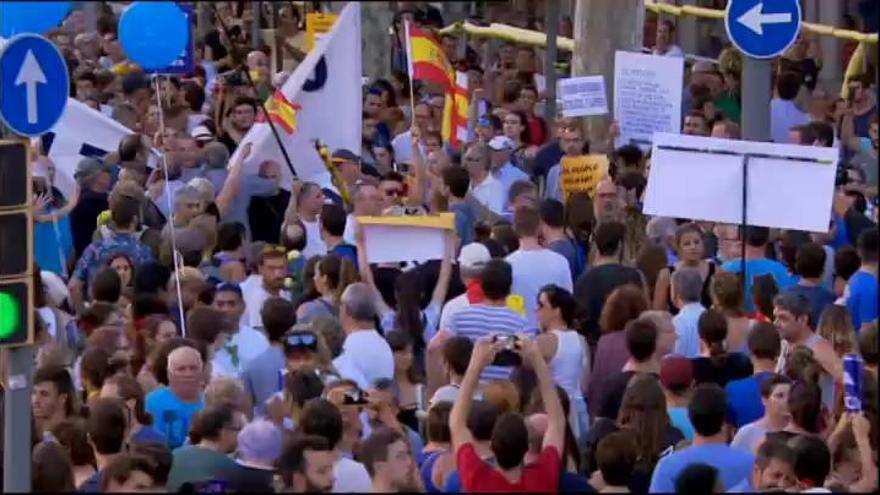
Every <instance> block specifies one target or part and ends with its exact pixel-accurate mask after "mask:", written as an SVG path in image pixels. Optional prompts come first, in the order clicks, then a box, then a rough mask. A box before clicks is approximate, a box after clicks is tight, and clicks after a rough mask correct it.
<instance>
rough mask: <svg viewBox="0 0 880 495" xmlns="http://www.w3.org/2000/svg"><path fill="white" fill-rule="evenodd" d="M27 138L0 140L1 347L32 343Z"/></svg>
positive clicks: (30, 191)
mask: <svg viewBox="0 0 880 495" xmlns="http://www.w3.org/2000/svg"><path fill="white" fill-rule="evenodd" d="M32 194H33V192H32V188H31V173H30V159H29V156H28V143H27V142H26V141H0V347H14V346H20V345H28V344H32V343H33V340H34V321H33V312H34V307H33V297H32V295H33V291H34V287H33V277H32V275H33V273H32V271H33V252H34V250H33V243H34V241H33V238H34V236H33V218H32V215H31V203H32V201H31V199H32Z"/></svg>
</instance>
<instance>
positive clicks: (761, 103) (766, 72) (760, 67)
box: [742, 57, 773, 141]
mask: <svg viewBox="0 0 880 495" xmlns="http://www.w3.org/2000/svg"><path fill="white" fill-rule="evenodd" d="M743 58H744V60H743V77H742V131H743V133H742V134H743V139H745V140H747V141H769V140H770V98H771V96H772V89H771V87H770V81H771V77H770V75H771V71H772V70H773V65H772V64H773V62H772V61H771V60H759V59H754V58H751V57H743Z"/></svg>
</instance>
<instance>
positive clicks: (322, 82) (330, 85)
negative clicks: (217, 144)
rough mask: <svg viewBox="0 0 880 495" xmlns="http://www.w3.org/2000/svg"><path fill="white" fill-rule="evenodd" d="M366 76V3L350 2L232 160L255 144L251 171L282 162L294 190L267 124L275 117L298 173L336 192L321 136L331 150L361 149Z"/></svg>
mask: <svg viewBox="0 0 880 495" xmlns="http://www.w3.org/2000/svg"><path fill="white" fill-rule="evenodd" d="M361 77H362V70H361V11H360V4H359V3H358V2H349V3H348V5H346V6H345V8H344V9H343V10H342V13H341V14H340V15H339V18H338V19H337V20H336V23H335V24H334V25H333V28H332V29H331V30H330V31H329V32H328V33H327V34H326V35H325V36H323V37H321V38H320V39H319V40H317V42H316V43H315V47H314V48H313V49H312V51H311V52H309V54H308V56H306V58H305V59H304V60H303V61H302V62H301V63H300V64H299V65H298V66H297V68H296V70H295V71H294V72H293V74H291V75H290V78H288V79H287V81H286V82H285V83H284V86H282V87H281V89H280V91H279V93H280V95H278V96H275V97H273V98H272V99H271V100H270V102H267V105H266V110H267V112H269V114H270V116H268V117H267V118H264V119H260V120H261V122H258V123H256V124H254V126H253V127H252V128H251V129H250V131H248V133H247V134H246V135H245V137H244V138H243V139H242V141H241V143H240V144H239V146H238V148H237V150H236V152H235V153H234V154H233V156H232V158H231V159H230V163H235V161H236V159H237V158H238V154H239V153H240V151H241V149H242V148H243V146H242V145H243V144H244V143H248V142H252V143H253V144H254V146H253V150H252V151H251V155H250V157H248V159H247V161H246V162H245V164H244V166H245V169H246V170H249V171H251V173H257V170H258V169H259V166H260V164H261V163H263V162H265V161H269V160H271V161H274V162H277V163H278V164H279V165H281V171H282V179H283V180H282V182H281V183H282V186H283V187H285V188H290V186H291V184H292V182H293V177H292V175H291V173H290V170H289V169H288V168H287V165H286V164H285V159H284V155H283V154H282V152H281V149H280V148H279V146H278V142H277V141H276V139H275V137H274V136H273V135H272V129H271V127H270V126H269V123H268V122H266V120H268V119H271V120H272V122H273V123H274V125H275V130H276V131H277V132H278V136H279V138H280V140H281V142H282V143H283V144H284V148H285V150H286V151H287V156H288V157H290V161H291V162H292V164H293V168H294V170H295V171H296V175H297V177H298V178H299V179H300V180H303V181H311V182H316V183H318V184H320V185H321V186H322V187H326V188H330V189H334V190H335V188H334V187H333V185H332V183H331V179H330V173H329V172H328V171H327V169H326V168H325V166H324V162H323V161H322V160H321V157H320V156H319V155H318V152H317V151H316V150H315V140H318V141H320V142H321V143H323V144H325V145H326V146H327V147H329V148H330V150H331V151H336V150H337V149H341V148H345V149H348V150H350V151H352V152H354V153H355V154H359V153H360V150H361V131H362V121H363V117H362V113H361V111H362V110H361V109H362V104H363V100H362V98H363V96H362V93H361ZM272 100H275V101H274V102H273V101H272Z"/></svg>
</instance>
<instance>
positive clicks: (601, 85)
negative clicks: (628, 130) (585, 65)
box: [557, 76, 608, 117]
mask: <svg viewBox="0 0 880 495" xmlns="http://www.w3.org/2000/svg"><path fill="white" fill-rule="evenodd" d="M557 94H559V95H560V96H561V99H562V116H563V117H581V116H584V115H607V114H608V98H607V97H606V96H605V78H604V77H602V76H585V77H569V78H568V79H562V80H561V81H559V91H557Z"/></svg>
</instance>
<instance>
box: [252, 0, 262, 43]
mask: <svg viewBox="0 0 880 495" xmlns="http://www.w3.org/2000/svg"><path fill="white" fill-rule="evenodd" d="M262 3H263V2H251V8H252V9H253V12H254V22H253V24H251V46H253V48H254V50H259V49H260V47H261V46H263V34H262V32H261V31H260V17H262V13H263V11H262Z"/></svg>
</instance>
